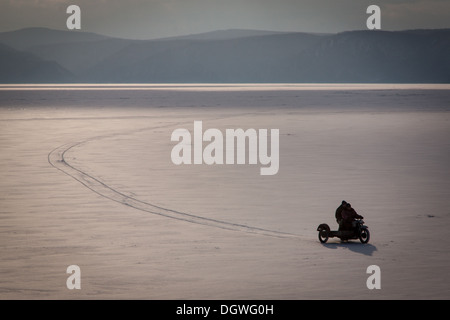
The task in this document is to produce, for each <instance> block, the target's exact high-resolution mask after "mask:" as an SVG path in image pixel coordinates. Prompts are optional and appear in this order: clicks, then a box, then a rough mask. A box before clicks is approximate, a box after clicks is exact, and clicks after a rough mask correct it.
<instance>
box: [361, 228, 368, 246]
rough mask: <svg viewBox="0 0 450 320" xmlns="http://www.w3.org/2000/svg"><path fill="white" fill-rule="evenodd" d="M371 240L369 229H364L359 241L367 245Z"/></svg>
mask: <svg viewBox="0 0 450 320" xmlns="http://www.w3.org/2000/svg"><path fill="white" fill-rule="evenodd" d="M369 239H370V232H369V229H362V230H361V233H360V234H359V241H361V243H367V242H369Z"/></svg>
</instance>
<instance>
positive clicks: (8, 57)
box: [0, 44, 74, 83]
mask: <svg viewBox="0 0 450 320" xmlns="http://www.w3.org/2000/svg"><path fill="white" fill-rule="evenodd" d="M71 81H74V77H73V75H72V74H71V73H70V72H69V71H67V70H66V69H64V68H62V67H61V66H60V65H58V64H57V63H56V62H54V61H45V60H43V59H41V58H38V57H36V56H34V55H33V54H31V53H28V52H21V51H17V50H15V49H13V48H11V47H8V46H6V45H4V44H0V83H43V82H46V83H60V82H71Z"/></svg>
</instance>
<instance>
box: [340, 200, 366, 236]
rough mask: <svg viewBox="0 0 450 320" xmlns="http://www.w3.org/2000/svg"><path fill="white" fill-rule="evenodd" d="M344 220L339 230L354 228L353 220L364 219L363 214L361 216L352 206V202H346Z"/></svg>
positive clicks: (343, 213)
mask: <svg viewBox="0 0 450 320" xmlns="http://www.w3.org/2000/svg"><path fill="white" fill-rule="evenodd" d="M341 215H342V221H341V224H340V225H339V230H352V227H353V226H352V222H353V221H354V220H355V219H363V216H360V215H359V214H357V213H356V211H355V209H353V208H352V206H351V204H350V203H346V204H345V206H344V208H343V210H342V213H341Z"/></svg>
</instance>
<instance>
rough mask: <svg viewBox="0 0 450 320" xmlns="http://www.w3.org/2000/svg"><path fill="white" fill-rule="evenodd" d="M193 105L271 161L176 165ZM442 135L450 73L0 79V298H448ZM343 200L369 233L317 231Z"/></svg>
mask: <svg viewBox="0 0 450 320" xmlns="http://www.w3.org/2000/svg"><path fill="white" fill-rule="evenodd" d="M196 120H201V121H202V122H203V127H204V129H207V128H216V129H219V130H220V131H222V132H225V130H226V129H229V128H233V129H236V128H242V129H244V130H246V129H248V128H254V129H272V128H273V129H279V131H280V149H279V154H280V165H279V172H278V173H277V174H276V175H273V176H261V175H260V174H259V169H260V165H259V164H258V165H249V164H245V165H206V164H202V165H180V166H176V165H174V164H173V163H172V161H171V158H170V154H171V150H172V148H173V146H174V145H175V144H176V143H175V142H172V141H171V140H170V137H171V134H172V132H173V131H174V130H175V129H177V128H186V129H188V130H190V131H191V132H192V131H193V124H194V121H196ZM449 136H450V86H448V85H341V84H340V85H295V84H283V85H282V84H272V85H257V84H252V85H233V84H230V85H203V84H192V85H176V84H173V85H172V84H171V85H115V86H107V85H63V86H55V85H41V86H32V85H3V86H0V150H1V152H0V177H1V179H0V204H1V205H0V255H1V257H2V259H1V261H0V298H2V299H9V298H14V299H15V298H19V299H21V298H23V299H29V298H32V299H50V298H56V299H59V298H64V299H72V298H75V299H103V298H126V299H133V298H140V299H320V298H326V299H347V298H348V299H359V298H361V299H449V298H450V289H449V288H448V283H449V282H450V281H449V280H450V279H449V277H450V276H449V273H448V270H449V268H450V248H449V246H448V241H447V240H446V238H445V237H446V236H447V235H449V231H448V230H449V228H450V167H449V166H448V164H449V163H450V140H449V139H448V137H449ZM342 200H347V201H349V202H351V203H352V205H353V206H354V208H355V209H356V210H357V211H358V213H360V214H362V215H363V216H364V218H365V219H364V220H365V222H366V224H367V225H368V226H369V229H370V231H371V241H370V243H369V244H367V245H362V244H360V243H359V242H357V241H351V242H349V243H341V242H339V241H338V240H336V239H330V240H329V242H328V243H327V244H325V245H322V244H320V243H319V241H318V239H317V231H316V228H317V226H318V225H319V224H320V223H328V224H329V225H330V226H331V227H332V229H335V228H336V227H337V225H336V222H335V220H334V211H335V209H336V207H337V206H338V205H339V204H340V202H341V201H342ZM72 264H76V265H78V266H80V268H81V274H82V275H81V281H82V285H81V286H82V289H81V290H68V289H67V288H66V279H67V277H68V274H66V268H67V266H69V265H72ZM370 265H378V266H380V268H381V285H382V289H381V290H369V289H367V287H366V280H367V277H368V274H366V268H367V267H368V266H370Z"/></svg>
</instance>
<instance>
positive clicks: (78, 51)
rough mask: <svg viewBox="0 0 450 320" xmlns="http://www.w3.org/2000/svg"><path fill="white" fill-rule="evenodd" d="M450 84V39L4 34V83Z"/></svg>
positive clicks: (448, 32) (254, 33)
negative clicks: (136, 37)
mask: <svg viewBox="0 0 450 320" xmlns="http://www.w3.org/2000/svg"><path fill="white" fill-rule="evenodd" d="M74 82H78V83H195V82H200V83H220V82H227V83H247V82H251V83H267V82H269V83H277V82H287V83H297V82H298V83H303V82H307V83H450V29H436V30H406V31H379V30H378V31H373V30H363V31H348V32H342V33H336V34H314V33H301V32H272V31H260V30H219V31H214V32H208V33H202V34H195V35H187V36H180V37H171V38H163V39H154V40H132V39H120V38H113V37H107V36H102V35H98V34H94V33H88V32H80V31H61V30H51V29H46V28H27V29H22V30H17V31H11V32H3V33H0V83H74Z"/></svg>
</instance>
